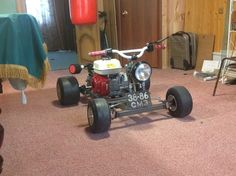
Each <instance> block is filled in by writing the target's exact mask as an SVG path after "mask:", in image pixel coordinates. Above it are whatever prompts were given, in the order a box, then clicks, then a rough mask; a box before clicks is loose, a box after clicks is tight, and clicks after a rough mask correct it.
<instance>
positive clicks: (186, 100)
mask: <svg viewBox="0 0 236 176" xmlns="http://www.w3.org/2000/svg"><path fill="white" fill-rule="evenodd" d="M166 100H167V103H168V106H167V107H168V110H169V113H170V115H172V116H173V117H178V118H183V117H185V116H187V115H189V114H190V113H191V111H192V108H193V101H192V96H191V94H190V93H189V91H188V90H187V89H186V88H185V87H183V86H175V87H172V88H170V89H168V91H167V93H166Z"/></svg>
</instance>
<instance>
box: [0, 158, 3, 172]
mask: <svg viewBox="0 0 236 176" xmlns="http://www.w3.org/2000/svg"><path fill="white" fill-rule="evenodd" d="M2 166H3V157H2V156H1V155H0V174H1V173H2V169H3V168H2Z"/></svg>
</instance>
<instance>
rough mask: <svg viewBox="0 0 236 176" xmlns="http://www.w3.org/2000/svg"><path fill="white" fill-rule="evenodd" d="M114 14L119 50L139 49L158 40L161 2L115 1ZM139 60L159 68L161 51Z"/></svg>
mask: <svg viewBox="0 0 236 176" xmlns="http://www.w3.org/2000/svg"><path fill="white" fill-rule="evenodd" d="M116 14H117V28H118V45H119V49H132V48H141V47H143V46H144V45H145V44H146V43H148V42H151V41H155V40H158V39H160V37H161V0H116ZM141 59H142V60H145V61H147V62H148V63H149V64H150V65H151V66H152V67H157V68H161V64H162V63H161V51H157V50H154V51H153V52H151V53H145V55H144V56H143V57H142V58H141ZM122 63H123V64H124V63H125V61H124V59H122Z"/></svg>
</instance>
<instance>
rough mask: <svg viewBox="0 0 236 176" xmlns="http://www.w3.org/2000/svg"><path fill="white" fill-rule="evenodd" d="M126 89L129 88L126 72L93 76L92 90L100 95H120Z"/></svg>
mask: <svg viewBox="0 0 236 176" xmlns="http://www.w3.org/2000/svg"><path fill="white" fill-rule="evenodd" d="M125 89H128V80H127V77H126V75H125V74H124V73H118V74H113V75H99V74H94V75H93V77H92V92H93V93H95V94H97V95H99V96H111V97H113V96H119V95H121V94H122V93H123V92H124V90H125Z"/></svg>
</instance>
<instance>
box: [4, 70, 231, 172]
mask: <svg viewBox="0 0 236 176" xmlns="http://www.w3.org/2000/svg"><path fill="white" fill-rule="evenodd" d="M62 75H68V73H67V71H55V72H51V73H50V74H49V76H48V80H47V83H46V86H45V88H44V89H42V90H33V89H27V92H26V94H27V97H28V104H27V105H21V103H20V95H19V93H17V92H16V91H15V90H13V89H12V88H10V86H9V85H8V83H7V82H5V83H4V88H5V89H4V92H5V93H4V94H3V95H0V108H1V109H2V113H1V114H0V123H1V124H2V125H3V126H4V128H5V138H4V143H3V146H2V149H1V154H2V155H3V157H4V166H3V173H2V175H4V176H108V175H109V176H123V175H124V176H183V175H186V176H205V175H207V176H208V175H214V176H225V175H227V176H235V175H236V167H235V166H236V108H235V107H236V86H235V85H231V86H228V85H222V84H219V87H218V89H217V92H216V96H215V97H213V96H212V91H213V88H214V83H215V82H214V81H211V82H203V81H200V80H198V79H196V78H193V76H192V72H191V71H188V72H184V71H180V70H156V69H155V70H154V71H153V76H152V85H151V91H152V97H158V96H160V97H161V98H164V97H165V93H166V91H167V89H168V88H169V87H171V86H173V85H184V86H186V87H187V88H188V89H189V91H190V92H191V94H192V97H193V103H194V106H193V111H192V113H191V115H190V116H188V117H187V118H185V119H175V118H171V117H170V116H169V115H168V114H167V113H166V111H165V110H162V111H158V112H152V113H150V114H148V113H145V114H142V115H132V116H130V117H123V118H120V119H115V120H113V121H112V124H111V129H110V130H109V131H108V132H107V133H102V134H91V133H89V131H88V129H87V116H86V107H87V106H86V104H83V103H80V104H79V105H78V106H71V107H67V108H63V107H61V106H59V105H58V102H57V96H56V90H55V85H56V79H57V77H60V76H62ZM85 77H86V74H85V72H83V73H82V75H79V76H78V80H79V81H80V82H84V80H85Z"/></svg>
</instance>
